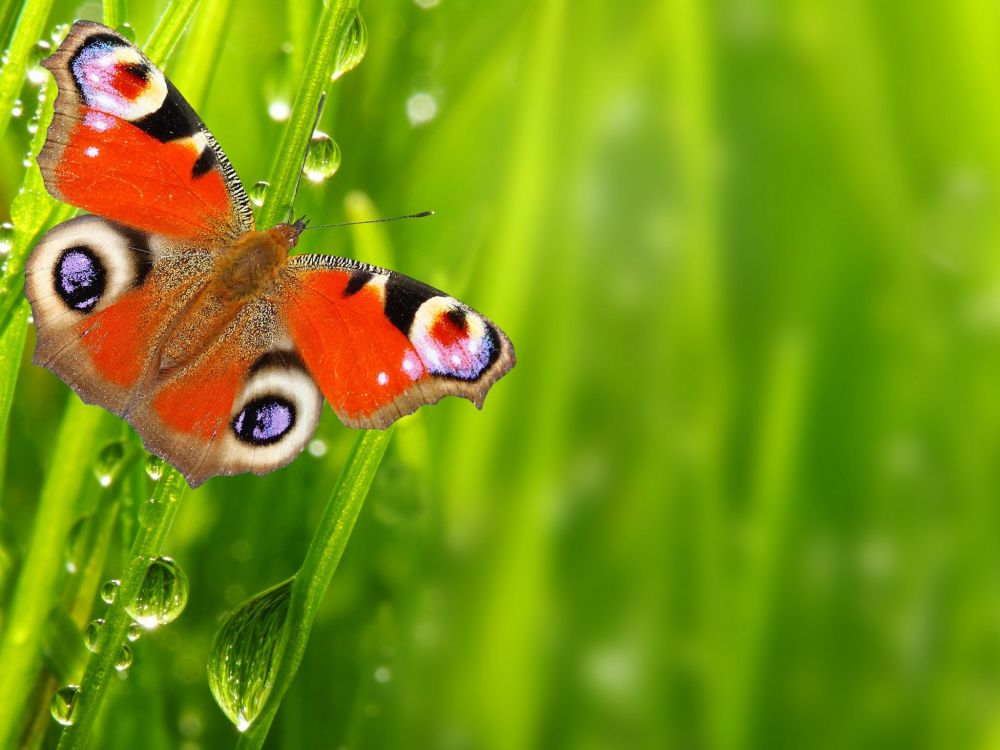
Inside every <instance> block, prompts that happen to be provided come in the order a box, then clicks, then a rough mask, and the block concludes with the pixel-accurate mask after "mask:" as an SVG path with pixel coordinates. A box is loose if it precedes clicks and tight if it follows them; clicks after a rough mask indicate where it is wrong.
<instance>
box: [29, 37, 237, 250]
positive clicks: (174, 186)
mask: <svg viewBox="0 0 1000 750" xmlns="http://www.w3.org/2000/svg"><path fill="white" fill-rule="evenodd" d="M42 64H43V65H44V66H45V67H46V68H48V69H49V70H50V71H52V74H53V76H55V79H56V82H57V83H58V86H59V93H58V96H57V97H56V101H55V114H54V116H53V118H52V125H51V126H50V127H49V132H48V137H47V138H46V141H45V146H44V148H43V149H42V151H41V153H40V154H39V155H38V165H39V167H40V168H41V171H42V176H43V177H44V179H45V186H46V188H48V191H49V192H50V193H51V194H52V195H53V196H54V197H56V198H58V199H59V200H62V201H64V202H66V203H70V204H72V205H74V206H78V207H80V208H83V209H85V210H87V211H90V212H92V213H95V214H99V215H101V216H104V217H107V218H109V219H112V220H114V221H117V222H120V223H122V224H125V225H127V226H130V227H134V228H136V229H140V230H143V231H146V232H155V233H156V234H159V235H163V236H166V237H170V238H173V239H177V240H187V241H189V242H192V243H198V244H199V245H203V246H209V247H211V246H218V245H223V244H225V243H226V242H227V241H232V240H233V239H235V238H236V237H239V236H240V235H242V234H243V233H244V232H246V231H249V230H251V229H253V210H252V208H251V206H250V202H249V200H248V198H247V194H246V191H245V190H244V189H243V186H242V185H241V184H240V181H239V178H237V176H236V173H235V172H234V170H233V168H232V166H231V165H230V163H229V160H228V159H227V158H226V155H225V154H224V153H223V152H222V149H221V148H220V147H219V144H218V143H217V142H216V140H215V138H214V137H212V134H211V133H209V132H208V129H207V128H206V127H205V124H204V123H203V122H202V121H201V119H200V118H199V117H198V115H197V114H195V112H194V110H193V109H191V106H190V105H189V104H188V103H187V102H186V101H185V100H184V97H182V96H181V95H180V93H179V92H178V91H177V89H176V88H174V86H173V84H171V83H170V82H169V81H168V80H167V79H166V77H165V76H164V75H163V73H161V72H160V71H159V70H158V69H157V68H156V67H155V66H154V65H153V64H152V63H151V62H150V61H149V59H147V58H146V56H145V55H143V54H142V52H140V51H139V50H138V49H137V48H136V47H135V46H134V45H132V44H131V43H130V42H129V41H128V40H126V39H125V38H124V37H122V36H120V35H118V34H116V33H115V32H113V31H112V30H111V29H108V28H107V27H105V26H101V25H100V24H96V23H92V22H89V21H77V22H76V23H75V24H74V25H73V27H72V29H71V30H70V32H69V34H68V35H67V36H66V39H65V40H64V41H63V42H62V44H60V45H59V48H58V49H57V50H56V52H55V53H54V54H53V55H52V56H51V57H49V58H47V59H46V60H44V61H43V63H42Z"/></svg>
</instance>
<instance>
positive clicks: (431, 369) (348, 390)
mask: <svg viewBox="0 0 1000 750" xmlns="http://www.w3.org/2000/svg"><path fill="white" fill-rule="evenodd" d="M287 273H288V274H290V275H291V278H292V281H291V282H290V283H288V284H286V286H285V288H284V290H283V295H282V298H281V304H282V312H283V315H284V320H285V324H286V326H287V328H288V330H289V333H290V334H291V336H292V338H293V339H294V341H295V343H296V345H297V346H298V348H299V351H300V352H301V353H302V358H303V359H304V361H305V363H306V365H307V367H308V368H309V371H310V372H311V373H312V376H313V378H314V379H315V380H316V382H317V383H318V384H319V387H320V390H321V391H322V392H323V395H324V396H325V397H326V399H327V401H329V402H330V405H331V406H332V407H333V409H334V411H335V412H336V413H337V416H338V417H340V419H341V421H343V422H344V424H346V425H348V426H351V427H378V428H384V427H387V426H388V425H390V424H391V423H392V422H394V421H396V420H397V419H398V418H399V417H401V416H404V415H406V414H409V413H411V412H413V411H415V410H416V409H417V408H418V407H420V406H421V405H423V404H428V403H434V402H435V401H438V400H439V399H441V398H443V397H444V396H449V395H453V396H462V397H464V398H467V399H469V400H470V401H472V402H473V403H475V404H476V406H477V407H481V406H482V403H483V399H485V398H486V393H487V391H488V390H489V389H490V387H491V386H492V385H493V383H495V382H496V381H497V380H499V379H500V378H501V377H503V375H504V374H505V373H507V371H509V370H510V368H511V367H513V366H514V362H515V357H514V348H513V346H512V345H511V343H510V340H509V339H508V338H507V336H506V335H505V334H504V333H503V331H501V330H500V329H499V328H497V327H496V326H495V325H494V324H493V323H491V322H490V321H489V320H488V319H486V318H485V317H483V316H482V315H480V314H479V313H477V312H476V311H475V310H473V309H471V308H470V307H468V306H466V305H464V304H462V303H461V302H459V301H457V300H455V299H453V298H451V297H448V296H446V295H444V294H443V293H442V292H439V291H438V290H436V289H433V288H432V287H429V286H427V285H426V284H421V283H420V282H418V281H415V280H413V279H411V278H408V277H406V276H403V275H401V274H398V273H395V272H393V271H387V270H385V269H381V268H376V267H374V266H367V265H363V264H359V263H356V262H354V261H350V260H345V259H343V258H337V257H333V256H324V255H299V256H295V257H293V258H291V259H290V261H289V268H288V271H287Z"/></svg>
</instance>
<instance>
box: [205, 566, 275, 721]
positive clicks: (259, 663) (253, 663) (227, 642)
mask: <svg viewBox="0 0 1000 750" xmlns="http://www.w3.org/2000/svg"><path fill="white" fill-rule="evenodd" d="M291 592H292V579H289V580H287V581H285V582H284V583H281V584H278V585H277V586H275V587H274V588H271V589H268V590H267V591H263V592H261V593H260V594H258V595H257V596H255V597H254V598H253V599H250V600H249V601H247V602H244V603H243V604H241V605H240V606H239V607H237V608H236V609H235V610H233V612H231V613H230V614H229V616H228V617H227V618H226V621H225V622H224V623H223V624H222V627H221V628H220V629H219V632H218V633H216V634H215V640H214V641H213V642H212V650H211V653H210V654H209V657H208V685H209V687H210V688H211V689H212V695H214V696H215V701H216V703H218V704H219V707H220V708H221V709H222V711H223V713H225V714H226V716H228V717H229V720H230V721H232V722H233V724H235V725H236V728H237V729H238V730H240V731H241V732H243V731H245V730H246V729H247V727H249V726H250V724H252V723H253V721H254V719H256V718H257V716H258V715H259V714H260V710H261V709H262V708H263V707H264V703H265V702H266V701H267V697H268V695H270V693H271V688H272V686H273V685H274V675H275V673H276V672H277V669H278V661H277V659H276V652H277V649H278V645H279V644H280V643H281V637H282V630H283V628H284V625H285V618H286V616H287V615H288V601H289V598H290V596H291Z"/></svg>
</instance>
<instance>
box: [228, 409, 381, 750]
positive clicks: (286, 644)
mask: <svg viewBox="0 0 1000 750" xmlns="http://www.w3.org/2000/svg"><path fill="white" fill-rule="evenodd" d="M392 432H393V429H392V428H390V429H388V430H385V431H378V430H367V431H365V432H362V433H361V434H360V435H358V439H357V441H356V442H355V444H354V449H353V450H352V451H351V455H350V457H349V458H348V459H347V464H346V466H345V467H344V470H343V472H341V475H340V479H339V480H338V481H337V486H336V487H335V488H334V490H333V493H332V494H331V495H330V500H329V501H328V502H327V504H326V509H325V510H324V512H323V517H322V519H321V520H320V522H319V525H318V526H317V527H316V533H315V534H314V535H313V539H312V543H311V544H310V545H309V550H308V552H306V557H305V559H304V560H303V562H302V567H301V568H299V571H298V573H296V574H295V579H294V581H293V582H292V597H291V601H290V602H289V608H288V616H287V619H286V620H285V626H284V638H283V644H282V646H281V647H280V650H279V654H278V656H277V659H278V662H279V664H278V671H277V674H276V675H275V678H274V687H273V688H272V691H271V694H270V696H269V697H268V700H267V704H266V706H265V708H264V710H263V711H262V712H261V715H260V716H259V717H257V719H256V720H255V721H254V723H253V724H251V725H250V727H249V728H248V729H247V730H246V732H244V733H243V735H242V736H241V737H240V739H239V742H238V743H237V748H240V749H241V750H251V748H253V749H254V750H259V748H262V747H263V746H264V740H265V739H266V738H267V733H268V731H269V730H270V728H271V722H272V721H274V716H275V714H276V713H277V712H278V707H279V706H280V704H281V699H282V698H283V697H284V695H285V692H286V691H287V690H288V688H289V686H290V685H291V684H292V680H293V679H294V678H295V674H296V672H297V671H298V668H299V664H300V663H301V662H302V655H303V654H304V653H305V650H306V644H307V643H308V641H309V633H310V632H311V630H312V624H313V621H314V620H315V619H316V613H317V612H318V611H319V607H320V604H321V602H322V601H323V595H324V594H325V593H326V590H327V587H328V586H329V585H330V580H331V579H332V578H333V574H334V572H335V571H336V570H337V565H338V564H339V563H340V558H341V556H342V555H343V554H344V548H345V547H346V546H347V541H348V539H350V537H351V531H353V529H354V523H355V521H357V519H358V514H359V513H360V512H361V507H362V506H363V505H364V501H365V497H367V495H368V490H369V489H370V488H371V484H372V481H373V480H374V478H375V473H376V472H377V471H378V467H379V464H380V463H381V462H382V456H383V455H384V454H385V449H386V447H387V446H388V445H389V440H390V438H391V437H392Z"/></svg>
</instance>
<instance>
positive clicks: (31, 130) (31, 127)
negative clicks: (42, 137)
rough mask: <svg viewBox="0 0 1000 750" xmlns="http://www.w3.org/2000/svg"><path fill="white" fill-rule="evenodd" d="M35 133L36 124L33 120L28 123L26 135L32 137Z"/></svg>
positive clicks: (36, 130) (36, 129)
mask: <svg viewBox="0 0 1000 750" xmlns="http://www.w3.org/2000/svg"><path fill="white" fill-rule="evenodd" d="M37 132H38V123H37V122H36V121H35V120H32V121H31V122H29V123H28V134H29V135H34V134H35V133H37Z"/></svg>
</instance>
